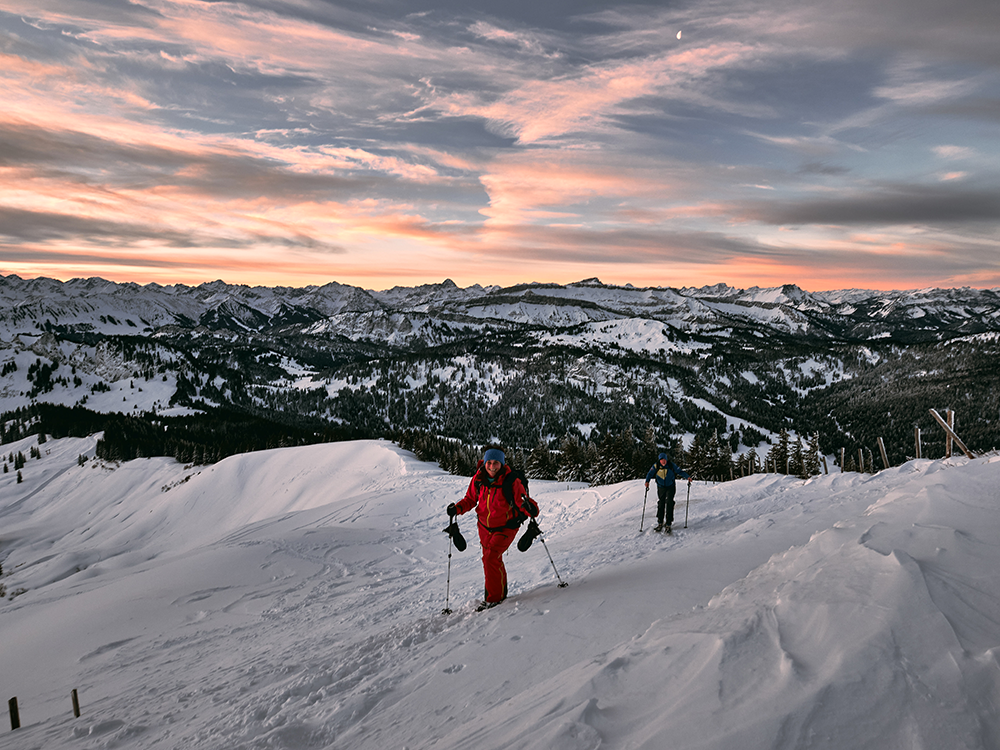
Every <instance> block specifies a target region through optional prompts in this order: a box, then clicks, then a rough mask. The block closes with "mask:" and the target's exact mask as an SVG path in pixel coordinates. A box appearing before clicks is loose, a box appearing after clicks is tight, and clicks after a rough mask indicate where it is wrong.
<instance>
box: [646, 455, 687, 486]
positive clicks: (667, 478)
mask: <svg viewBox="0 0 1000 750" xmlns="http://www.w3.org/2000/svg"><path fill="white" fill-rule="evenodd" d="M654 477H655V478H656V483H657V484H658V485H659V486H660V487H673V486H674V484H675V480H676V478H677V477H681V478H682V479H688V478H690V475H689V474H688V473H687V472H686V471H684V469H682V468H681V467H680V466H678V465H677V464H675V463H674V462H673V461H671V460H670V459H669V458H668V459H667V465H666V466H660V462H659V461H657V462H656V463H655V464H653V465H652V466H651V467H650V469H649V471H648V472H646V481H647V482H648V481H649V480H650V479H653V478H654Z"/></svg>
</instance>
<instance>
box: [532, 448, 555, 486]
mask: <svg viewBox="0 0 1000 750" xmlns="http://www.w3.org/2000/svg"><path fill="white" fill-rule="evenodd" d="M525 475H526V476H527V477H528V479H555V478H556V466H555V461H554V459H553V458H552V451H550V450H549V446H548V445H547V444H546V443H545V441H544V440H539V441H538V444H537V445H536V446H535V447H534V448H533V449H532V451H531V453H529V454H528V458H527V469H526V471H525Z"/></svg>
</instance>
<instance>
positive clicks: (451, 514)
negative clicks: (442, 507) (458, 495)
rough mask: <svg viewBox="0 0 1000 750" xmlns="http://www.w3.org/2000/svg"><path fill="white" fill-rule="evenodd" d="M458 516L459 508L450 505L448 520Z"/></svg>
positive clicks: (453, 504) (452, 504)
mask: <svg viewBox="0 0 1000 750" xmlns="http://www.w3.org/2000/svg"><path fill="white" fill-rule="evenodd" d="M457 515H458V508H456V507H455V503H448V518H454V517H455V516H457Z"/></svg>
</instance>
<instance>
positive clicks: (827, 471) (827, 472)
mask: <svg viewBox="0 0 1000 750" xmlns="http://www.w3.org/2000/svg"><path fill="white" fill-rule="evenodd" d="M821 458H822V459H823V473H824V474H829V473H830V469H829V468H828V467H827V465H826V456H821Z"/></svg>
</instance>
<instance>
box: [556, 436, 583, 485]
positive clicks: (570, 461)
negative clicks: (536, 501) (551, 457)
mask: <svg viewBox="0 0 1000 750" xmlns="http://www.w3.org/2000/svg"><path fill="white" fill-rule="evenodd" d="M559 451H560V455H559V467H558V469H556V479H558V480H559V481H560V482H583V481H585V480H584V476H585V474H584V466H583V464H584V461H585V456H584V450H583V447H582V446H581V445H580V441H579V439H577V437H576V435H567V436H566V437H564V438H563V439H562V443H560V445H559Z"/></svg>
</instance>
